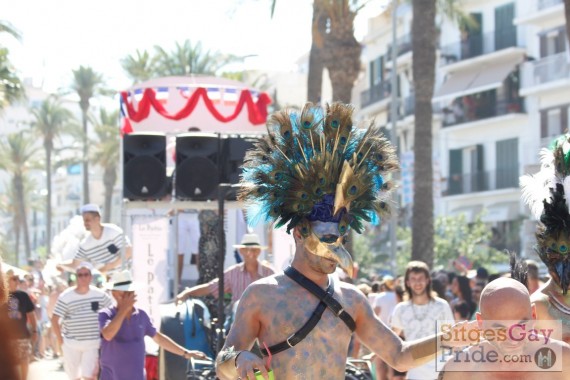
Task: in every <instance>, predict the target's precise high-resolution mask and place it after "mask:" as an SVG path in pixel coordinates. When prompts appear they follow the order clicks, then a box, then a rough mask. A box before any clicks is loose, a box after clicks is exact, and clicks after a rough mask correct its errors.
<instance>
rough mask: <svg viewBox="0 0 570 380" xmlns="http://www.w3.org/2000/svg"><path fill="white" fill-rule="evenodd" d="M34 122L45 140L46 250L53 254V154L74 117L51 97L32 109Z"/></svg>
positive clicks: (33, 124)
mask: <svg viewBox="0 0 570 380" xmlns="http://www.w3.org/2000/svg"><path fill="white" fill-rule="evenodd" d="M31 112H32V115H33V117H34V121H33V122H32V128H33V129H34V130H36V131H37V132H39V135H40V136H42V138H43V147H44V151H45V171H46V188H47V198H46V248H47V250H46V251H47V254H48V255H49V254H50V253H51V219H52V218H51V214H52V212H51V198H52V197H51V193H52V192H51V173H52V169H53V168H52V161H51V158H52V154H53V145H54V140H55V139H56V138H57V137H59V136H60V135H61V134H62V133H64V132H65V129H66V128H67V127H68V125H69V122H70V121H71V120H72V118H73V115H72V114H71V112H70V111H69V110H68V109H66V108H64V107H63V106H62V104H61V101H60V99H59V98H58V97H56V96H50V97H48V98H47V99H46V100H44V101H43V102H42V103H41V105H40V106H39V108H33V109H31Z"/></svg>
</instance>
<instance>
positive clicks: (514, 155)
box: [495, 138, 519, 189]
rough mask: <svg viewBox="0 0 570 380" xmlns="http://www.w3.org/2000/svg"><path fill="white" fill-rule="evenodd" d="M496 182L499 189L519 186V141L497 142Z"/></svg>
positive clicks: (516, 139)
mask: <svg viewBox="0 0 570 380" xmlns="http://www.w3.org/2000/svg"><path fill="white" fill-rule="evenodd" d="M496 149H497V151H496V157H497V162H496V167H497V172H496V173H495V181H496V184H497V186H496V187H497V189H506V188H510V187H518V186H519V139H518V138H514V139H508V140H501V141H497V145H496Z"/></svg>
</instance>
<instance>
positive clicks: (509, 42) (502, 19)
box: [495, 3, 517, 51]
mask: <svg viewBox="0 0 570 380" xmlns="http://www.w3.org/2000/svg"><path fill="white" fill-rule="evenodd" d="M514 18H515V4H514V3H509V4H505V5H501V6H500V7H497V8H495V51H496V50H500V49H504V48H507V47H511V46H516V44H517V28H516V26H515V25H514V23H513V20H514Z"/></svg>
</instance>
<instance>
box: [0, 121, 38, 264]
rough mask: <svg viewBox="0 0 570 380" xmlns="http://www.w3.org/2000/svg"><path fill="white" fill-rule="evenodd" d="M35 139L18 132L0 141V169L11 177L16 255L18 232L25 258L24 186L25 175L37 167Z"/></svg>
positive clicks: (27, 241)
mask: <svg viewBox="0 0 570 380" xmlns="http://www.w3.org/2000/svg"><path fill="white" fill-rule="evenodd" d="M35 141H36V139H35V137H34V136H31V135H29V134H28V131H20V132H16V133H12V134H9V135H7V136H6V138H5V139H3V140H2V141H0V169H3V170H5V171H7V172H8V173H10V175H11V177H12V191H13V192H14V193H13V195H14V196H13V200H14V204H15V209H14V211H15V212H14V231H16V232H17V234H16V247H15V248H16V253H17V252H18V249H19V231H20V228H21V229H22V231H23V233H24V247H25V252H26V258H27V259H28V260H29V259H30V257H31V248H30V234H29V229H28V218H27V208H28V207H27V204H26V199H27V198H28V196H27V190H29V186H26V181H27V174H28V172H29V171H30V170H31V169H35V168H36V167H37V165H36V163H35V161H34V158H35V155H36V152H37V148H36V145H35Z"/></svg>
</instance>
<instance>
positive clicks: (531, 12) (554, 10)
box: [514, 0, 565, 28]
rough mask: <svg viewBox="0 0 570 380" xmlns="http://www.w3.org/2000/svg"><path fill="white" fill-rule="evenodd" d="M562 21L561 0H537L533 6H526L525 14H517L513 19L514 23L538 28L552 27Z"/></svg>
mask: <svg viewBox="0 0 570 380" xmlns="http://www.w3.org/2000/svg"><path fill="white" fill-rule="evenodd" d="M564 22H565V19H564V1H563V0H538V1H536V2H535V3H534V6H530V7H528V12H527V13H526V14H522V15H519V16H518V17H517V18H516V19H515V20H514V24H515V25H524V24H531V25H536V26H539V27H540V28H552V27H553V26H555V25H560V24H564Z"/></svg>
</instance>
